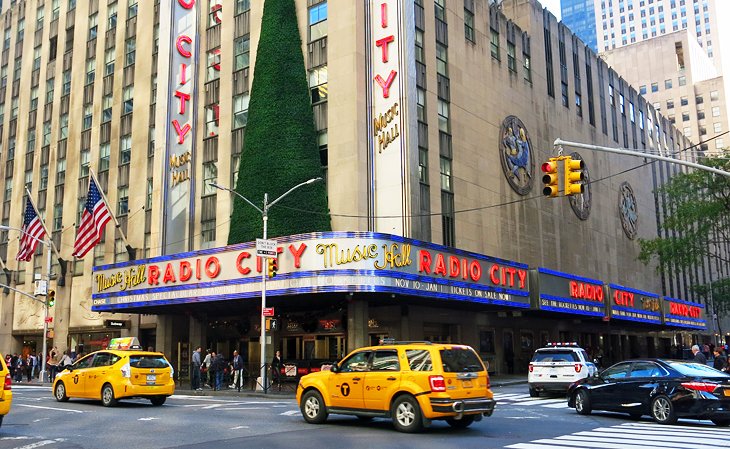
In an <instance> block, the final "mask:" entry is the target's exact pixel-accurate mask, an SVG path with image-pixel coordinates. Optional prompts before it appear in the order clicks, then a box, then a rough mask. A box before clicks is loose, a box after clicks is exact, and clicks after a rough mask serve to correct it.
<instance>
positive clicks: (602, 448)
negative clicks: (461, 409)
mask: <svg viewBox="0 0 730 449" xmlns="http://www.w3.org/2000/svg"><path fill="white" fill-rule="evenodd" d="M533 443H544V444H550V445H552V447H556V444H559V445H562V446H570V447H580V448H586V447H590V448H593V449H666V446H651V445H645V444H626V443H608V442H604V441H598V439H597V438H581V439H580V441H570V440H558V439H555V438H553V439H541V440H535V441H533ZM507 447H512V446H507Z"/></svg>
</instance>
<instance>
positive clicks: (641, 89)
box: [639, 84, 646, 95]
mask: <svg viewBox="0 0 730 449" xmlns="http://www.w3.org/2000/svg"><path fill="white" fill-rule="evenodd" d="M639 93H640V94H641V95H646V84H644V85H643V86H639Z"/></svg>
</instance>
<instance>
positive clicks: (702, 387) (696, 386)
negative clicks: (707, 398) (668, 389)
mask: <svg viewBox="0 0 730 449" xmlns="http://www.w3.org/2000/svg"><path fill="white" fill-rule="evenodd" d="M682 386H683V387H684V388H686V389H688V390H696V391H706V392H707V393H712V392H713V391H715V388H717V387H718V386H719V385H718V384H713V383H708V382H682Z"/></svg>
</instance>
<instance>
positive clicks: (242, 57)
mask: <svg viewBox="0 0 730 449" xmlns="http://www.w3.org/2000/svg"><path fill="white" fill-rule="evenodd" d="M250 45H251V39H250V38H249V36H248V35H246V36H243V37H239V38H238V39H236V41H235V43H234V47H235V52H236V53H235V62H234V67H233V70H241V69H245V68H247V67H248V65H249V55H250V53H251V49H250Z"/></svg>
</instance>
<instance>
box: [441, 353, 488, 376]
mask: <svg viewBox="0 0 730 449" xmlns="http://www.w3.org/2000/svg"><path fill="white" fill-rule="evenodd" d="M440 352H441V362H442V363H443V364H444V372H445V373H464V372H477V371H484V364H483V363H482V361H481V360H479V357H477V355H476V354H475V353H474V351H472V350H471V349H467V348H451V349H442V350H441V351H440Z"/></svg>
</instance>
